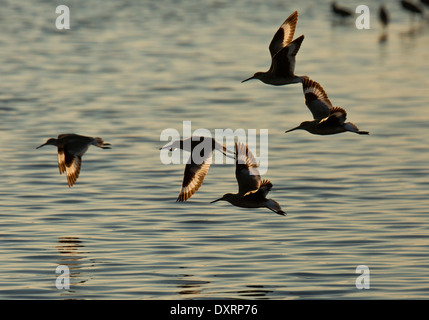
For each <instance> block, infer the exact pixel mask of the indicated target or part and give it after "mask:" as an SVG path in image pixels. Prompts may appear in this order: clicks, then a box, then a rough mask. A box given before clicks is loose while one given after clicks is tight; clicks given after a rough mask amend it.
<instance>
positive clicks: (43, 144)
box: [36, 143, 47, 149]
mask: <svg viewBox="0 0 429 320" xmlns="http://www.w3.org/2000/svg"><path fill="white" fill-rule="evenodd" d="M46 145H47V143H44V144H41V145H40V146H38V147H37V148H36V149H39V148H41V147H43V146H46Z"/></svg>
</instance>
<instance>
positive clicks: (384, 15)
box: [378, 4, 390, 43]
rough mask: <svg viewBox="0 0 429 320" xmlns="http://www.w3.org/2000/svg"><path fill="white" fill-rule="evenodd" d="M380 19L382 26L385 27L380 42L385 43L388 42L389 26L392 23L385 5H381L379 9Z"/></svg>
mask: <svg viewBox="0 0 429 320" xmlns="http://www.w3.org/2000/svg"><path fill="white" fill-rule="evenodd" d="M378 19H379V20H380V23H381V26H382V27H383V32H382V33H381V34H380V37H379V38H378V42H380V43H383V42H386V41H387V32H386V31H387V26H388V25H389V22H390V16H389V12H388V11H387V8H386V6H385V5H384V4H381V5H380V7H379V9H378Z"/></svg>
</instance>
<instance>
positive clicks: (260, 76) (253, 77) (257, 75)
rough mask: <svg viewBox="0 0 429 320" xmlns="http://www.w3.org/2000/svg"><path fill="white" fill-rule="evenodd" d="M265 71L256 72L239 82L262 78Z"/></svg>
mask: <svg viewBox="0 0 429 320" xmlns="http://www.w3.org/2000/svg"><path fill="white" fill-rule="evenodd" d="M264 75H265V73H264V72H256V73H255V74H254V75H253V76H251V77H250V78H247V79H244V80H243V81H241V83H243V82H246V81H249V80H252V79H259V80H261V79H263V77H264Z"/></svg>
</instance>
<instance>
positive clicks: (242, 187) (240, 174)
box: [235, 143, 261, 195]
mask: <svg viewBox="0 0 429 320" xmlns="http://www.w3.org/2000/svg"><path fill="white" fill-rule="evenodd" d="M235 154H236V160H235V177H236V179H237V183H238V193H239V194H241V195H244V194H246V193H247V192H249V191H253V190H257V189H258V188H259V186H260V185H261V176H260V175H259V170H258V165H257V163H256V160H255V157H254V156H253V154H252V152H251V151H250V150H249V148H248V147H247V145H245V144H243V143H236V144H235Z"/></svg>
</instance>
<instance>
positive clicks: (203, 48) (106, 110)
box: [0, 0, 429, 299]
mask: <svg viewBox="0 0 429 320" xmlns="http://www.w3.org/2000/svg"><path fill="white" fill-rule="evenodd" d="M342 3H343V4H344V5H348V6H349V7H353V8H355V7H356V6H357V5H358V4H362V3H356V2H353V1H343V2H342ZM63 4H66V5H68V6H69V8H70V21H71V22H70V29H69V30H57V29H56V28H55V19H56V17H57V16H58V15H57V14H55V8H56V6H57V3H54V2H50V1H42V0H38V1H32V2H31V4H30V3H27V4H24V3H21V2H16V1H11V0H5V1H3V4H2V10H1V11H0V21H1V22H0V24H1V28H2V32H1V33H0V45H1V48H2V49H1V50H0V74H1V75H2V76H1V78H2V80H1V85H0V119H1V121H0V131H1V136H2V138H1V142H0V155H1V156H0V157H1V161H0V163H1V166H0V209H1V214H0V218H1V219H0V224H1V225H0V241H1V252H0V260H1V261H2V262H1V264H0V298H2V299H69V298H76V299H213V298H223V299H225V298H233V299H236V298H240V299H398V298H399V299H408V298H413V299H416V298H417V299H419V298H423V299H427V298H429V278H428V271H429V250H428V249H429V216H428V213H429V212H428V211H429V190H428V186H429V180H428V174H429V167H428V163H429V162H428V160H429V150H428V141H429V131H428V120H429V111H428V108H427V106H428V102H429V99H428V94H427V88H428V85H429V80H428V74H429V64H428V62H427V61H429V50H428V49H429V47H428V44H429V26H428V24H427V23H426V22H424V21H421V20H420V19H417V18H416V19H414V20H413V21H412V20H411V19H410V17H409V16H408V15H407V14H406V13H405V12H403V11H402V10H401V8H400V7H399V5H398V4H397V3H396V2H387V7H388V8H389V9H390V13H391V16H392V23H391V25H390V26H389V30H388V41H387V42H385V43H382V44H380V43H379V42H378V38H379V36H380V33H381V28H380V26H379V23H378V21H377V17H376V12H377V10H378V4H379V2H377V1H371V2H369V3H368V6H369V8H370V10H371V29H370V30H358V29H356V27H355V25H354V21H352V22H350V23H346V24H343V23H338V22H335V21H333V19H332V16H331V14H330V11H329V5H328V3H327V2H326V3H319V2H314V1H299V2H292V1H276V0H271V1H247V0H246V1H245V0H239V1H208V0H207V1H190V0H188V1H181V2H177V1H172V0H165V1H132V0H129V1H121V2H119V1H110V0H108V1H106V0H104V1H90V2H84V1H64V2H63ZM295 10H298V11H299V21H298V26H297V30H296V33H295V36H296V37H297V36H299V35H301V34H305V40H304V42H303V45H302V47H301V50H300V52H299V54H298V57H297V67H296V73H297V74H299V75H303V74H306V75H309V76H310V77H311V78H313V79H314V80H316V81H318V82H320V83H321V85H322V86H323V87H324V88H325V90H326V92H327V93H328V95H329V97H330V99H331V101H332V102H333V103H334V104H335V105H339V106H343V107H344V108H346V110H347V112H348V118H349V120H350V121H352V122H354V123H355V124H357V125H358V126H359V128H360V129H361V130H366V131H369V132H370V133H371V134H370V135H369V136H359V135H355V134H352V133H344V134H340V135H334V136H315V135H311V134H309V133H307V132H304V131H295V132H291V133H288V134H284V131H285V130H286V129H289V128H292V127H294V126H296V125H298V124H299V123H300V122H301V121H304V120H311V118H310V117H311V114H310V112H309V111H308V110H307V107H306V106H305V104H304V98H303V95H302V87H301V86H300V85H299V84H296V85H290V86H284V87H273V86H268V85H265V84H262V83H261V82H257V81H253V82H252V81H250V82H246V83H243V84H242V83H240V81H241V80H243V79H245V78H247V77H249V76H251V75H252V74H253V73H254V72H256V71H265V70H266V69H268V67H269V62H270V61H269V59H270V58H269V52H268V44H269V41H270V40H271V37H272V35H273V34H274V32H275V31H276V29H277V28H278V27H279V25H280V24H281V23H282V22H283V21H284V19H286V17H287V16H288V15H289V14H291V13H292V12H293V11H295ZM427 12H429V11H427ZM183 121H191V123H192V132H193V131H194V130H197V129H199V128H205V129H207V130H209V131H210V132H212V133H213V134H214V131H215V129H227V128H230V129H232V130H236V129H240V128H241V129H244V130H245V131H246V132H248V130H249V129H254V130H256V132H257V133H258V134H259V133H260V132H261V130H265V129H268V132H269V136H268V138H269V149H268V151H269V162H268V165H269V167H268V171H267V172H266V173H265V174H264V177H265V178H268V179H270V180H271V181H272V183H273V184H274V188H273V190H272V191H271V193H270V196H271V197H272V198H273V199H275V200H277V201H278V202H279V203H280V204H281V206H282V208H283V209H284V210H285V211H286V212H287V213H288V215H287V216H286V217H282V216H279V215H276V214H274V213H272V212H270V211H269V210H267V209H252V210H246V209H242V208H237V207H233V206H231V205H229V204H227V203H222V202H217V203H214V204H210V203H209V202H210V201H212V200H214V199H217V198H219V197H220V196H222V195H223V194H224V193H226V192H236V188H237V186H236V181H235V177H234V168H233V166H232V165H216V164H215V165H213V166H212V168H211V169H210V171H209V173H208V175H207V177H206V179H205V182H204V184H203V186H202V187H201V189H200V190H199V191H198V192H197V193H196V194H195V195H194V196H193V197H192V198H191V199H190V200H189V201H188V202H186V203H176V202H175V200H176V198H177V195H178V192H179V190H180V185H181V181H182V175H183V169H184V165H183V164H178V165H163V164H162V163H161V160H160V152H159V148H160V147H161V146H162V145H164V144H165V141H160V135H161V133H162V132H163V130H165V129H168V128H171V129H175V130H177V131H178V132H179V133H182V131H183ZM67 132H75V133H79V134H84V135H90V136H100V137H102V138H103V139H104V140H105V141H107V142H109V143H111V144H112V145H113V148H112V149H111V150H101V149H98V148H94V147H91V148H90V149H89V151H88V152H87V153H86V154H85V156H84V157H83V166H82V171H81V174H80V177H79V179H78V181H77V184H76V185H75V186H74V187H73V188H70V189H69V188H68V187H67V182H66V178H65V177H64V176H60V175H59V174H58V168H57V163H56V161H57V158H56V150H55V148H53V147H46V148H42V149H39V150H35V147H36V146H38V145H40V144H41V143H43V142H44V141H45V140H46V139H47V138H49V137H54V136H56V135H58V134H59V133H67ZM59 265H65V266H68V267H69V270H70V289H69V290H64V289H57V287H56V279H57V276H58V274H56V273H55V270H56V268H57V266H59ZM359 265H366V266H367V267H368V268H369V270H370V289H368V290H365V289H363V290H359V289H357V288H356V285H355V281H356V278H357V277H358V275H359V274H356V273H355V270H356V267H357V266H359Z"/></svg>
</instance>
